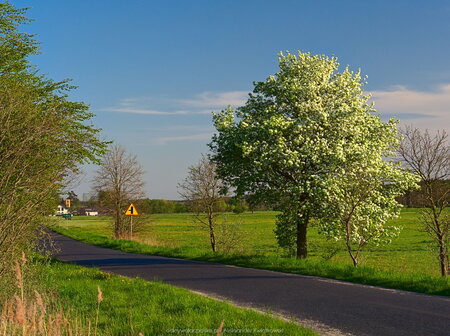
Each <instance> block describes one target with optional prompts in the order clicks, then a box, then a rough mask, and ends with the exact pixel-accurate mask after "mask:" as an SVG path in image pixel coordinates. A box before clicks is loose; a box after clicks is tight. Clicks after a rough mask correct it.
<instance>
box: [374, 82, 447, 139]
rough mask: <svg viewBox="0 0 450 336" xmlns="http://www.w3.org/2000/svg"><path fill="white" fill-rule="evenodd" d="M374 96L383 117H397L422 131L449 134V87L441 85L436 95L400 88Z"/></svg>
mask: <svg viewBox="0 0 450 336" xmlns="http://www.w3.org/2000/svg"><path fill="white" fill-rule="evenodd" d="M371 93H372V100H373V101H374V102H375V108H376V109H377V111H378V112H379V113H381V114H382V115H385V116H394V117H396V118H398V119H400V121H401V122H402V123H403V124H413V125H414V126H415V127H419V128H423V129H425V128H429V129H431V130H437V129H443V128H444V129H446V130H447V131H450V84H446V85H441V86H439V87H438V89H437V90H435V91H434V92H424V91H414V90H410V89H408V88H406V87H404V86H397V87H394V88H392V89H391V90H386V91H373V92H371Z"/></svg>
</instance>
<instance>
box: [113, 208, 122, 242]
mask: <svg viewBox="0 0 450 336" xmlns="http://www.w3.org/2000/svg"><path fill="white" fill-rule="evenodd" d="M115 215H116V218H115V223H114V239H121V238H123V237H122V234H123V232H122V221H121V218H120V203H116V214H115Z"/></svg>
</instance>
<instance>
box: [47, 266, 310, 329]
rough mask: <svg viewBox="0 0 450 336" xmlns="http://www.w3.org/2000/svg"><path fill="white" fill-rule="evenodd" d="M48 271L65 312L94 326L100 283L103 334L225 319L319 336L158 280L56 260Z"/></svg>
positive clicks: (212, 325)
mask: <svg viewBox="0 0 450 336" xmlns="http://www.w3.org/2000/svg"><path fill="white" fill-rule="evenodd" d="M43 271H44V272H45V273H46V274H47V276H46V278H45V284H46V285H47V287H49V288H52V290H53V291H54V292H55V294H56V297H57V298H58V300H59V302H60V304H61V306H62V307H63V308H65V309H64V310H65V311H67V310H69V309H70V311H71V314H72V315H74V316H78V317H79V318H80V317H81V318H83V319H84V318H86V317H89V318H90V319H91V323H92V325H93V324H94V322H95V314H96V309H97V286H99V287H100V288H101V290H102V292H103V301H102V302H101V303H100V309H99V325H98V326H99V333H100V334H102V335H138V333H139V332H142V333H143V334H144V335H170V334H176V333H171V330H173V329H177V330H180V329H181V330H183V329H184V330H188V329H191V330H192V329H205V330H209V329H211V330H214V329H217V328H218V327H219V325H220V323H221V321H222V320H224V321H225V323H224V329H225V330H224V331H226V329H241V330H244V329H256V330H266V332H262V333H257V334H258V335H274V334H277V335H315V333H314V332H312V331H311V330H309V329H305V328H302V327H299V326H298V325H297V324H295V323H293V322H284V321H281V320H279V319H277V318H274V317H271V316H269V315H263V314H259V313H256V312H254V311H252V310H250V309H241V308H237V307H234V306H232V305H230V304H228V303H225V302H221V301H217V300H213V299H209V298H206V297H203V296H200V295H196V294H193V293H191V292H189V291H187V290H185V289H181V288H176V287H172V286H169V285H166V284H164V283H162V282H158V281H156V282H150V281H144V280H141V279H130V278H124V277H119V276H114V275H111V274H108V273H104V272H100V271H98V270H97V269H92V268H84V267H80V266H75V265H70V264H66V263H61V262H57V261H53V262H51V263H50V264H47V265H44V266H43ZM195 334H196V335H212V334H214V333H212V332H206V331H205V332H200V333H195ZM224 334H226V332H225V333H224ZM247 334H249V333H247ZM250 334H254V333H250ZM214 335H215V334H214Z"/></svg>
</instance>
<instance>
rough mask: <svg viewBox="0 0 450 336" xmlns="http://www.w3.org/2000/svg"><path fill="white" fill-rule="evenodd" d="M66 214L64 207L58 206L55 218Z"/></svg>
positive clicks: (67, 211)
mask: <svg viewBox="0 0 450 336" xmlns="http://www.w3.org/2000/svg"><path fill="white" fill-rule="evenodd" d="M68 213H69V210H68V209H67V208H66V207H64V206H63V205H58V210H56V216H61V215H65V214H68Z"/></svg>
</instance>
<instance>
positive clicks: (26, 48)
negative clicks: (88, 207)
mask: <svg viewBox="0 0 450 336" xmlns="http://www.w3.org/2000/svg"><path fill="white" fill-rule="evenodd" d="M26 23H28V19H27V18H26V17H25V16H24V10H19V9H16V8H14V6H13V5H11V4H10V3H9V2H1V3H0V55H1V57H0V125H1V127H0V276H3V275H4V273H5V272H7V271H8V270H10V268H11V264H12V263H11V260H14V259H15V258H16V257H17V254H18V253H19V252H20V251H22V250H26V249H27V248H29V247H31V246H32V244H31V242H32V240H33V238H34V237H35V236H36V232H37V230H36V228H37V227H38V226H39V224H40V223H41V222H42V220H43V218H44V217H43V215H44V214H48V213H49V210H50V209H53V208H54V206H55V203H56V201H57V195H58V194H59V193H60V190H61V188H62V186H63V184H64V183H65V182H64V181H65V180H67V179H68V178H69V177H70V176H71V175H73V174H75V173H76V172H77V170H78V166H79V165H80V164H83V163H86V162H97V158H98V157H99V156H101V155H102V154H103V152H104V149H105V143H103V142H102V141H101V140H99V138H98V132H99V130H98V129H96V128H94V127H93V126H92V125H91V123H90V120H91V118H92V114H91V113H90V112H89V111H88V106H87V105H86V104H84V103H81V102H74V101H70V100H69V99H68V93H69V92H70V91H71V90H72V89H73V86H71V85H69V83H68V81H61V82H55V81H53V80H51V79H49V78H47V77H45V76H43V75H39V74H38V73H37V69H36V68H35V67H33V66H32V65H31V64H30V63H29V61H28V57H29V56H30V55H34V54H37V53H38V45H37V43H36V41H35V40H34V39H33V36H32V35H29V34H26V33H22V32H20V30H19V27H20V25H22V24H26Z"/></svg>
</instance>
